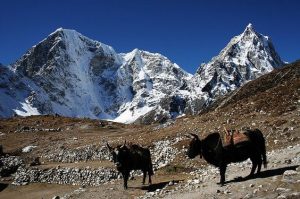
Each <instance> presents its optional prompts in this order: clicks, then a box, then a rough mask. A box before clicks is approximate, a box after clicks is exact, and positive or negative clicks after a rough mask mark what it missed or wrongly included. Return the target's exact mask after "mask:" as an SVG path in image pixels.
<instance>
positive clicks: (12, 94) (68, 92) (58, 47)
mask: <svg viewBox="0 0 300 199" xmlns="http://www.w3.org/2000/svg"><path fill="white" fill-rule="evenodd" d="M1 70H3V71H4V72H5V73H4V72H3V73H1V76H4V77H5V78H4V79H2V81H3V86H2V87H1V88H0V92H1V98H2V99H1V109H0V113H1V116H4V117H7V116H11V115H13V114H14V113H16V114H19V115H31V114H60V115H65V116H71V117H89V118H102V119H110V120H116V121H119V122H133V121H136V120H140V121H142V122H146V120H147V121H153V120H161V119H165V118H170V117H174V116H176V115H177V114H179V113H182V112H183V111H184V110H183V109H182V110H178V107H176V105H173V107H175V108H174V110H173V109H172V108H170V107H169V104H170V103H174V101H176V100H178V99H179V98H180V95H181V94H182V93H181V92H180V88H181V87H182V86H184V85H186V84H187V81H188V80H189V79H190V78H191V75H190V74H188V73H186V72H185V71H184V70H182V69H181V68H180V67H179V66H178V65H176V64H175V63H172V62H171V61H170V60H168V59H167V58H166V57H164V56H162V55H160V54H158V53H150V52H146V51H141V50H138V49H135V50H133V51H132V52H130V53H127V54H124V53H121V54H117V53H116V52H115V51H114V49H113V48H112V47H110V46H107V45H105V44H102V43H100V42H97V41H93V40H91V39H89V38H87V37H85V36H83V35H81V34H80V33H78V32H76V31H74V30H67V29H61V28H60V29H58V30H56V31H55V32H54V33H52V34H50V35H49V36H48V37H47V38H46V39H44V40H43V41H41V42H40V43H39V44H37V45H36V46H33V47H32V48H31V49H30V50H29V51H28V52H27V53H26V54H25V55H24V56H23V57H22V58H21V59H20V60H18V61H17V62H16V63H15V64H13V65H12V66H11V67H10V68H7V67H3V66H2V67H1ZM10 79H15V80H11V81H10ZM19 84H21V85H22V86H21V88H18V87H20V86H18V85H19ZM2 93H3V94H2ZM19 95H20V96H19ZM178 96H179V97H178ZM173 98H174V99H173ZM177 98H178V99H177ZM11 101H13V102H14V103H12V104H11V106H9V107H7V106H6V104H8V103H10V102H11ZM179 109H180V107H179ZM176 111H178V112H176Z"/></svg>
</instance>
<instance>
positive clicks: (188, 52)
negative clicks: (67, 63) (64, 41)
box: [0, 0, 300, 73]
mask: <svg viewBox="0 0 300 199" xmlns="http://www.w3.org/2000/svg"><path fill="white" fill-rule="evenodd" d="M0 8H1V9H0V62H1V63H3V64H10V63H13V62H14V61H15V60H16V59H18V58H20V57H21V55H23V54H24V53H25V52H26V51H27V50H28V49H29V48H30V47H31V46H33V45H35V44H36V43H38V42H39V41H41V40H42V39H44V38H45V37H46V36H47V35H49V34H50V33H51V32H53V31H54V30H56V29H57V28H59V27H63V28H68V29H75V30H77V31H78V32H80V33H82V34H83V35H86V36H88V37H90V38H91V39H94V40H98V41H100V42H102V43H105V44H108V45H110V46H112V47H113V48H114V49H115V50H116V51H117V52H129V51H131V50H133V49H134V48H139V49H143V50H147V51H150V52H158V53H161V54H163V55H165V56H167V57H168V58H169V59H170V60H172V61H173V62H175V63H177V64H179V65H180V66H181V67H182V68H184V69H185V70H186V71H188V72H190V73H194V72H195V71H196V69H197V68H198V66H199V65H200V63H201V62H203V61H204V62H207V61H209V60H210V59H211V58H212V57H213V56H216V55H217V54H218V53H219V51H220V50H221V49H222V48H223V47H225V45H226V44H227V43H228V42H229V40H230V39H231V38H232V37H233V36H235V35H238V34H240V33H241V32H242V31H243V30H244V28H245V27H246V26H247V24H248V23H250V22H251V23H252V24H253V26H254V28H255V29H256V31H258V32H260V33H262V34H264V35H268V36H270V37H271V38H272V41H273V43H274V45H275V48H276V50H277V51H278V52H279V54H280V55H281V57H282V59H283V60H285V61H289V62H291V61H294V60H296V59H299V58H300V1H297V0H282V1H280V0H278V1H276V0H273V1H272V0H270V1H263V0H235V1H234V0H226V1H225V0H219V1H217V0H203V1H200V0H139V1H137V0H69V1H67V0H51V1H50V0H48V1H46V0H44V1H43V0H36V1H34V0H26V1H25V0H24V1H23V0H18V1H17V0H1V1H0Z"/></svg>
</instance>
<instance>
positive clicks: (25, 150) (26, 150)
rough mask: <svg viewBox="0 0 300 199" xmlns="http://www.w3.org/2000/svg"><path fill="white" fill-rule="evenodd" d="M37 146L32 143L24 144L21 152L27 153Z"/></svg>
mask: <svg viewBox="0 0 300 199" xmlns="http://www.w3.org/2000/svg"><path fill="white" fill-rule="evenodd" d="M36 147H37V146H34V145H29V146H26V147H24V148H23V149H22V152H23V153H29V152H31V151H32V150H33V149H34V148H36Z"/></svg>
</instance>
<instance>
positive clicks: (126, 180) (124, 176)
mask: <svg viewBox="0 0 300 199" xmlns="http://www.w3.org/2000/svg"><path fill="white" fill-rule="evenodd" d="M122 175H123V180H124V189H127V188H128V186H127V182H128V178H129V171H125V172H123V173H122Z"/></svg>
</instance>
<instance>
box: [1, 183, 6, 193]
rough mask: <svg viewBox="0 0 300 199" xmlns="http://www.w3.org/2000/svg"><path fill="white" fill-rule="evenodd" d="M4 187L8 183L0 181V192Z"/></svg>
mask: <svg viewBox="0 0 300 199" xmlns="http://www.w3.org/2000/svg"><path fill="white" fill-rule="evenodd" d="M6 187H8V184H4V183H0V192H1V191H3V190H4V189H5V188H6Z"/></svg>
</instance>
